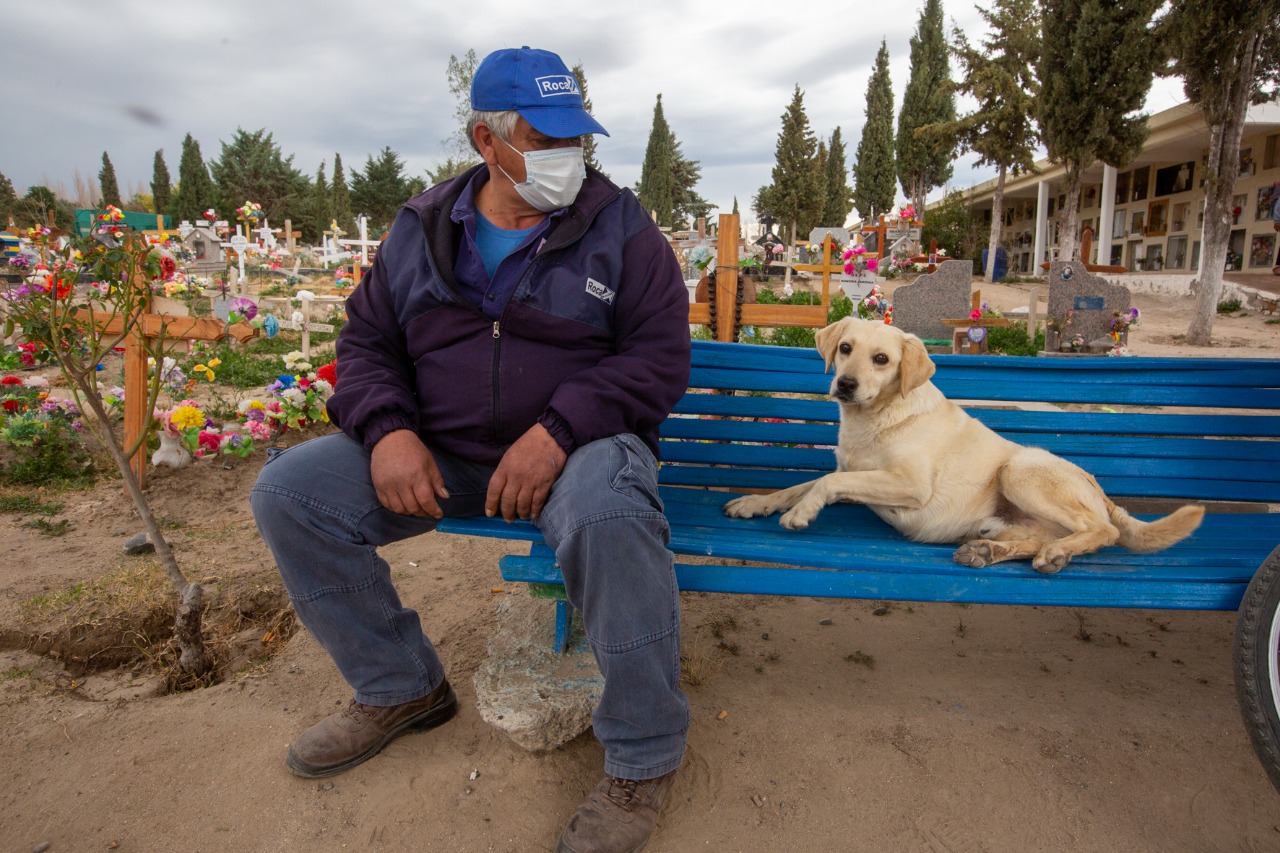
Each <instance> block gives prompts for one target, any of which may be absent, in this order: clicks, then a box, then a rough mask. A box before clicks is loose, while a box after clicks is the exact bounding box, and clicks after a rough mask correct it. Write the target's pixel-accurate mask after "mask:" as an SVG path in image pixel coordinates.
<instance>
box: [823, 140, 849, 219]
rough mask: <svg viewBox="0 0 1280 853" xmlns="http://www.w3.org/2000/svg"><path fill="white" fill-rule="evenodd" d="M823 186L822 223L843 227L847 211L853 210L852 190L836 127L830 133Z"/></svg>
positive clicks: (842, 143)
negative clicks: (824, 190)
mask: <svg viewBox="0 0 1280 853" xmlns="http://www.w3.org/2000/svg"><path fill="white" fill-rule="evenodd" d="M823 184H824V187H825V189H826V195H825V196H824V198H823V203H822V222H823V223H824V224H826V225H835V226H838V227H843V226H844V223H845V220H846V219H848V218H849V211H850V210H852V209H853V190H852V189H850V188H849V163H848V155H847V154H845V150H844V140H843V139H841V138H840V128H839V127H838V126H837V127H836V129H835V130H834V131H832V133H831V144H830V145H828V146H827V170H826V177H825V179H824V181H823Z"/></svg>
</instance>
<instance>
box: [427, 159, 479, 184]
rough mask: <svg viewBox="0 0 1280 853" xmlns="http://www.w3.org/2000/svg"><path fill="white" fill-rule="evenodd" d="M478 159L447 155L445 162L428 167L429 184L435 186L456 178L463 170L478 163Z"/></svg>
mask: <svg viewBox="0 0 1280 853" xmlns="http://www.w3.org/2000/svg"><path fill="white" fill-rule="evenodd" d="M478 162H480V161H478V160H466V159H463V160H455V159H454V158H453V157H446V158H445V159H444V162H443V163H438V164H437V165H435V166H434V167H432V168H430V169H427V185H429V186H435V185H436V184H439V183H443V182H444V181H447V180H449V179H450V178H456V177H458V175H461V174H462V173H463V172H465V171H467V169H470V168H471V167H472V166H474V165H476V164H477V163H478Z"/></svg>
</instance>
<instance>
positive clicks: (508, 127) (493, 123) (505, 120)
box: [467, 110, 520, 154]
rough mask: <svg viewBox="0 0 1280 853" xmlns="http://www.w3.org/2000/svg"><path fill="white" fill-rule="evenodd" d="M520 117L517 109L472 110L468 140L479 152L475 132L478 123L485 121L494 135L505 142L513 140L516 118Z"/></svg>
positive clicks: (468, 120) (468, 125) (468, 126)
mask: <svg viewBox="0 0 1280 853" xmlns="http://www.w3.org/2000/svg"><path fill="white" fill-rule="evenodd" d="M519 118H520V113H518V112H516V111H515V110H502V111H499V112H493V111H490V110H472V111H471V118H469V119H467V141H469V142H470V143H471V148H472V149H473V150H474V151H475V152H476V153H477V154H479V153H480V149H479V148H477V147H476V140H475V136H474V132H475V129H476V125H477V124H479V123H480V122H484V123H485V124H487V125H488V126H489V129H490V130H492V131H493V133H494V135H495V136H497V137H498V138H499V139H501V140H502V141H503V142H510V141H511V134H512V133H514V132H515V129H516V120H517V119H519Z"/></svg>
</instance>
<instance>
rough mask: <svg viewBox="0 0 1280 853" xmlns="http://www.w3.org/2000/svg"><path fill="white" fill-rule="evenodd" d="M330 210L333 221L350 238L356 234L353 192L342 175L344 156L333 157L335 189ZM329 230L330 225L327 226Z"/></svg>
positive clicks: (336, 154) (331, 195)
mask: <svg viewBox="0 0 1280 853" xmlns="http://www.w3.org/2000/svg"><path fill="white" fill-rule="evenodd" d="M330 199H331V201H330V208H331V210H332V212H333V220H334V221H336V222H337V223H338V227H339V228H341V229H342V230H343V231H345V232H347V235H348V236H351V235H353V234H355V233H356V220H355V217H354V216H353V215H352V213H351V191H350V190H349V189H347V179H346V176H345V175H343V174H342V155H341V154H338V153H335V154H334V155H333V188H332V190H331V191H330ZM325 227H326V228H328V225H326V226H325Z"/></svg>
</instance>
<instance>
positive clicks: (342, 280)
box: [333, 267, 351, 290]
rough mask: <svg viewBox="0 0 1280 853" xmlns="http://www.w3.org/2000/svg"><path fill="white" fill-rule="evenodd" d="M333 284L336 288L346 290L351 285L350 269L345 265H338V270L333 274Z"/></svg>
mask: <svg viewBox="0 0 1280 853" xmlns="http://www.w3.org/2000/svg"><path fill="white" fill-rule="evenodd" d="M333 286H334V287H336V288H337V289H338V290H346V289H347V288H348V287H350V286H351V271H350V270H348V269H346V268H345V267H338V271H337V272H335V273H334V274H333Z"/></svg>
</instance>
